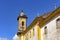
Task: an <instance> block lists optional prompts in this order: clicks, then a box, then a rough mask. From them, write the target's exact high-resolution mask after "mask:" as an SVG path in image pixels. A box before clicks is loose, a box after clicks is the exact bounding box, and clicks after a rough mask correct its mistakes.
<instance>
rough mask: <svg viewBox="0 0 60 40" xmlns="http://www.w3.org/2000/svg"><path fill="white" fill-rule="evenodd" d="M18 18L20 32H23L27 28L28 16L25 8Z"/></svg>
mask: <svg viewBox="0 0 60 40" xmlns="http://www.w3.org/2000/svg"><path fill="white" fill-rule="evenodd" d="M17 20H18V32H19V33H22V32H23V31H24V30H26V27H27V16H26V15H25V14H24V12H23V10H22V11H21V13H20V15H19V16H18V18H17Z"/></svg>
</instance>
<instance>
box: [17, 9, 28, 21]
mask: <svg viewBox="0 0 60 40" xmlns="http://www.w3.org/2000/svg"><path fill="white" fill-rule="evenodd" d="M19 18H27V16H26V15H25V14H24V12H23V10H22V11H21V13H20V15H19V16H18V18H17V20H19Z"/></svg>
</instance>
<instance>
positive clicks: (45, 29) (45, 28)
mask: <svg viewBox="0 0 60 40" xmlns="http://www.w3.org/2000/svg"><path fill="white" fill-rule="evenodd" d="M44 34H47V26H45V27H44Z"/></svg>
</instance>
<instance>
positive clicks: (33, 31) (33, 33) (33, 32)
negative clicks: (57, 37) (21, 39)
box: [33, 28, 34, 36]
mask: <svg viewBox="0 0 60 40" xmlns="http://www.w3.org/2000/svg"><path fill="white" fill-rule="evenodd" d="M33 36H34V28H33Z"/></svg>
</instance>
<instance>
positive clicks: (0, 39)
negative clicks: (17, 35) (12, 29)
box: [0, 37, 8, 40]
mask: <svg viewBox="0 0 60 40" xmlns="http://www.w3.org/2000/svg"><path fill="white" fill-rule="evenodd" d="M0 40H8V38H2V37H0Z"/></svg>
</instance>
